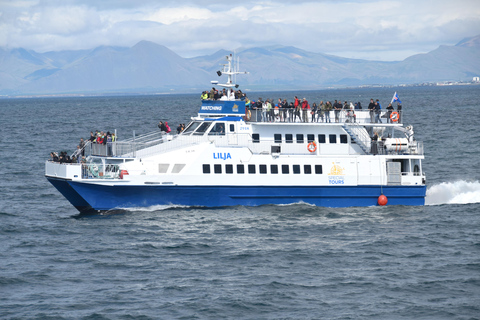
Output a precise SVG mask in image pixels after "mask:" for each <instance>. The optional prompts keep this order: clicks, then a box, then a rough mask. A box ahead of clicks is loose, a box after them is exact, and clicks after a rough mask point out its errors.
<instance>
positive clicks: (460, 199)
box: [425, 180, 480, 205]
mask: <svg viewBox="0 0 480 320" xmlns="http://www.w3.org/2000/svg"><path fill="white" fill-rule="evenodd" d="M479 202H480V182H478V181H473V182H468V181H463V180H460V181H455V182H442V183H440V184H436V185H433V186H431V187H430V188H428V189H427V196H426V199H425V204H426V205H439V204H467V203H479Z"/></svg>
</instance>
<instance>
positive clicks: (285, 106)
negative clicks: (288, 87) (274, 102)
mask: <svg viewBox="0 0 480 320" xmlns="http://www.w3.org/2000/svg"><path fill="white" fill-rule="evenodd" d="M282 117H283V122H287V118H288V102H287V99H283V101H282Z"/></svg>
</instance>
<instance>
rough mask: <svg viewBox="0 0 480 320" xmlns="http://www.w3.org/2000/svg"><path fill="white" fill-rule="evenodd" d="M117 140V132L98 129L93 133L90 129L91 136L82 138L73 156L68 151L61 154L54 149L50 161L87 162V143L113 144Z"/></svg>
mask: <svg viewBox="0 0 480 320" xmlns="http://www.w3.org/2000/svg"><path fill="white" fill-rule="evenodd" d="M115 141H116V136H115V133H110V131H107V132H104V131H98V130H96V131H95V133H93V131H90V137H89V138H88V139H87V140H84V139H83V138H80V142H79V144H78V145H77V148H76V149H75V151H74V152H73V154H72V156H69V155H68V153H67V152H66V151H62V152H60V155H59V154H58V153H57V152H53V151H52V152H50V161H53V162H60V163H85V162H86V159H85V146H86V144H87V143H92V144H95V145H106V146H111V143H112V142H115Z"/></svg>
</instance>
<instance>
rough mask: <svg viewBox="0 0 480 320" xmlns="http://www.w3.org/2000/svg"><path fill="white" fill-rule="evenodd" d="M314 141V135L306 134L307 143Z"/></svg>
mask: <svg viewBox="0 0 480 320" xmlns="http://www.w3.org/2000/svg"><path fill="white" fill-rule="evenodd" d="M314 140H315V135H314V134H307V141H308V143H310V142H313V141H314Z"/></svg>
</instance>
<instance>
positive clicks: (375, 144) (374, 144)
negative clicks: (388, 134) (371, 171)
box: [370, 132, 378, 154]
mask: <svg viewBox="0 0 480 320" xmlns="http://www.w3.org/2000/svg"><path fill="white" fill-rule="evenodd" d="M370 153H371V154H378V133H377V132H375V133H374V135H373V137H372V146H371V148H370Z"/></svg>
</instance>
